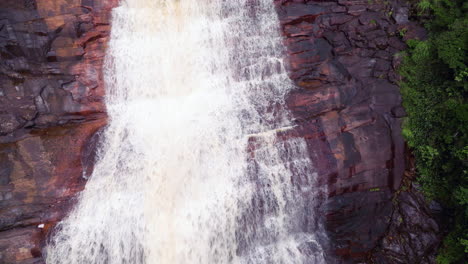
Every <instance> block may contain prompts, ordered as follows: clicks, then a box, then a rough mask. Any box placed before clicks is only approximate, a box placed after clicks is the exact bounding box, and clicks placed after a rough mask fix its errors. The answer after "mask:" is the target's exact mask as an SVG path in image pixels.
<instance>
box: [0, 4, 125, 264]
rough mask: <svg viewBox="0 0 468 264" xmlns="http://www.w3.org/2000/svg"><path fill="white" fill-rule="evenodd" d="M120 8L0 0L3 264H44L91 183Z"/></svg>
mask: <svg viewBox="0 0 468 264" xmlns="http://www.w3.org/2000/svg"><path fill="white" fill-rule="evenodd" d="M116 2H117V1H116V0H104V1H94V0H54V1H50V0H21V1H18V0H3V1H0V56H1V60H0V164H1V166H0V263H42V258H41V248H42V246H43V243H44V238H45V235H46V234H47V232H48V230H49V227H50V226H52V225H53V224H54V223H55V222H56V221H58V220H60V219H61V218H62V217H63V215H64V213H65V212H66V211H67V208H68V207H69V205H70V204H71V203H72V201H73V200H72V197H74V194H75V193H76V192H77V191H79V190H81V189H82V188H83V186H84V183H85V179H84V178H83V177H82V176H83V173H82V172H83V166H84V165H83V164H86V163H85V162H84V161H86V157H87V154H86V153H88V152H91V153H92V149H90V148H89V147H88V146H89V145H90V144H89V142H90V139H91V138H92V135H94V134H95V133H96V131H98V130H99V129H100V128H101V127H103V126H104V125H105V123H106V115H105V106H104V102H103V95H104V87H103V78H102V65H103V59H104V54H105V47H106V43H107V40H108V37H109V30H110V26H109V18H110V10H111V8H112V7H113V6H114V5H115V4H116ZM91 160H92V159H91ZM90 165H92V164H90Z"/></svg>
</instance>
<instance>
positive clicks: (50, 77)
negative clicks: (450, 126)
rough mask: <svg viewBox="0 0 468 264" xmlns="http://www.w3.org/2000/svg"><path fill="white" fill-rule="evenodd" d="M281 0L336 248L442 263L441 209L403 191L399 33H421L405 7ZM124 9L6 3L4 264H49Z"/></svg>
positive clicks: (1, 0)
mask: <svg viewBox="0 0 468 264" xmlns="http://www.w3.org/2000/svg"><path fill="white" fill-rule="evenodd" d="M272 1H273V0H272ZM275 3H276V5H277V10H278V14H279V16H280V19H281V29H282V31H283V34H284V37H285V45H286V47H287V55H288V60H289V65H290V69H289V70H290V76H291V78H292V79H293V80H294V81H295V83H296V84H297V89H295V90H294V91H293V92H292V93H291V94H290V95H289V97H288V100H287V102H288V106H289V108H290V109H291V111H292V112H293V113H294V116H295V118H296V120H295V121H296V123H297V124H298V129H296V130H295V131H293V132H292V135H289V136H296V137H303V138H305V139H306V140H307V143H308V146H309V148H310V150H311V153H313V155H312V159H313V162H314V164H315V166H316V170H317V172H318V174H319V177H320V179H321V182H322V184H327V185H328V188H329V197H328V200H327V202H326V204H325V205H324V210H325V213H326V223H327V224H326V226H327V232H328V233H329V236H330V239H331V243H330V248H331V251H332V253H333V254H336V255H338V257H339V258H338V260H337V261H338V262H340V263H362V262H369V263H431V262H432V261H433V251H434V250H433V249H434V248H435V247H436V246H437V243H438V242H437V241H438V239H437V237H436V235H435V234H436V232H437V229H438V226H437V224H436V223H435V222H434V221H433V220H432V218H431V217H430V216H431V215H432V211H431V209H430V208H427V207H426V206H425V205H424V204H425V203H424V201H423V200H422V198H421V197H420V195H418V194H417V192H413V191H401V190H399V188H400V186H401V183H402V177H403V175H404V170H405V160H404V142H403V139H402V137H401V134H400V125H401V118H402V117H403V116H404V110H403V109H402V107H401V97H400V94H399V88H398V86H397V83H396V82H397V78H398V77H397V75H396V74H395V67H396V66H397V64H398V60H399V58H398V56H397V53H398V52H399V51H400V50H402V49H404V48H405V44H404V42H403V41H402V39H401V36H400V32H402V31H401V29H402V28H406V30H405V32H406V35H405V38H406V37H412V36H413V37H414V36H417V35H419V34H420V32H419V30H420V29H419V28H418V27H417V26H415V25H413V24H412V23H411V22H409V21H408V17H407V13H408V8H407V7H405V6H404V5H401V4H400V3H398V2H396V1H385V2H384V1H379V0H373V1H367V0H365V1H360V0H354V1H351V0H349V1H345V0H339V1H331V0H330V1H327V0H321V1H319V0H315V1H306V0H297V1H295V0H275ZM116 4H117V0H101V1H99V0H54V1H51V0H0V56H1V61H0V164H1V167H0V263H43V260H42V254H41V252H42V247H43V246H44V239H45V237H46V235H47V233H48V232H49V230H50V227H52V226H53V225H54V223H55V222H56V221H58V220H60V219H61V218H62V217H63V216H64V214H65V213H66V212H67V209H68V208H69V207H70V205H72V204H73V201H74V200H73V197H74V195H75V194H76V193H77V192H78V191H80V190H82V188H83V186H84V184H85V182H86V181H85V178H84V177H82V176H83V173H86V172H83V171H86V170H88V172H89V170H91V169H92V160H93V157H92V153H93V146H94V145H95V142H96V140H95V138H96V136H94V137H93V135H96V132H97V131H99V129H100V128H102V127H103V126H104V125H105V124H106V115H105V106H104V103H103V95H104V87H103V78H102V65H103V59H104V54H105V50H106V43H107V41H108V37H109V30H110V28H109V27H110V26H109V19H110V10H111V8H112V7H113V6H115V5H116ZM407 174H408V173H407ZM408 186H409V187H411V184H409V185H408ZM398 190H399V191H398ZM392 201H393V202H392ZM395 201H397V202H395ZM40 224H44V228H38V225H40ZM415 230H416V231H415ZM372 261H373V262H372Z"/></svg>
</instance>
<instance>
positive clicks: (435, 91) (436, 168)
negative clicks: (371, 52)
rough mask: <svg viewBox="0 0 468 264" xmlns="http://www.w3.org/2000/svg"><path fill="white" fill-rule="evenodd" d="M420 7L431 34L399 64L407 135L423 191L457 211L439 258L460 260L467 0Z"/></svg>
mask: <svg viewBox="0 0 468 264" xmlns="http://www.w3.org/2000/svg"><path fill="white" fill-rule="evenodd" d="M418 7H419V9H420V12H421V14H422V13H424V15H425V16H428V14H429V15H430V17H431V19H430V21H429V22H428V23H427V24H426V28H427V29H428V31H429V38H428V39H427V40H425V41H418V40H409V41H408V42H407V44H408V46H409V50H408V51H407V52H406V56H405V58H404V60H403V63H402V66H401V67H400V74H401V75H402V76H403V77H404V81H403V82H402V83H401V88H402V95H403V103H404V106H405V108H406V110H407V113H408V117H407V118H406V119H405V122H404V127H403V135H404V137H405V138H406V140H407V141H408V144H409V145H410V147H412V148H413V151H414V153H415V156H416V159H417V163H416V164H417V165H416V166H417V170H418V175H419V181H420V182H421V184H422V187H423V191H424V193H425V194H426V196H427V197H428V198H430V199H436V200H438V201H440V202H442V203H443V204H444V205H445V207H447V208H449V210H448V211H450V212H451V213H452V214H453V221H454V224H453V225H452V227H451V232H450V233H449V234H448V235H447V237H446V238H445V240H444V245H443V246H442V248H441V250H440V252H439V256H438V258H437V261H438V263H441V264H451V263H461V262H463V261H464V260H466V259H465V258H466V253H468V169H467V164H468V104H467V93H468V85H467V83H468V69H467V64H468V58H467V56H468V55H467V54H468V52H467V50H468V30H467V29H468V12H467V11H468V1H465V0H421V1H420V2H419V4H418Z"/></svg>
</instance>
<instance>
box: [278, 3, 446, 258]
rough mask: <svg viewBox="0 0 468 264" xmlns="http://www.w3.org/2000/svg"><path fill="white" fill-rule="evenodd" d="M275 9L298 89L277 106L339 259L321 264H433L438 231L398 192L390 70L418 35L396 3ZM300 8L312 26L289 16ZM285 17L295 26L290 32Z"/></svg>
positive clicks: (397, 107)
mask: <svg viewBox="0 0 468 264" xmlns="http://www.w3.org/2000/svg"><path fill="white" fill-rule="evenodd" d="M276 4H277V6H278V9H279V10H280V11H279V12H278V14H279V17H280V20H281V23H282V25H283V32H284V36H285V38H286V40H285V43H286V47H287V52H288V60H289V62H290V77H291V79H293V81H294V82H295V83H296V85H297V86H298V87H297V89H295V90H294V91H292V92H291V94H290V95H289V96H288V98H287V100H286V102H287V105H288V107H289V109H290V110H291V111H292V113H293V114H294V117H295V121H296V124H297V129H296V130H295V132H294V133H295V136H297V137H303V138H305V139H306V142H307V144H308V146H309V149H310V153H313V154H312V155H311V159H312V161H313V164H314V165H315V170H316V172H317V174H318V177H319V182H320V183H321V184H323V185H327V187H328V196H329V197H328V200H327V201H326V203H324V205H323V207H324V209H323V210H325V212H326V221H325V222H326V227H327V232H328V235H329V237H330V238H331V244H330V251H332V252H333V253H334V254H335V255H337V256H338V257H339V258H338V259H337V260H329V261H330V263H334V262H337V263H368V262H369V263H432V262H433V261H434V254H432V253H430V254H426V253H425V252H429V251H431V252H434V251H435V248H436V247H437V244H438V242H439V241H440V238H439V237H437V236H436V235H435V234H436V230H437V228H436V226H437V223H436V222H435V221H434V218H433V216H432V215H431V214H429V213H427V210H426V209H424V208H425V205H424V204H423V203H421V201H420V199H419V198H415V197H419V196H418V195H416V194H414V193H413V192H408V194H402V193H401V192H400V191H399V188H400V187H401V184H402V179H403V173H404V169H405V166H406V164H405V159H404V142H403V138H402V136H401V132H400V131H401V122H402V120H401V118H403V117H404V116H405V111H404V109H403V107H402V106H401V96H400V92H399V87H398V86H397V85H396V83H397V82H398V79H399V77H398V74H397V73H396V72H395V69H396V68H397V67H398V64H399V62H400V59H401V56H400V55H399V54H398V52H399V51H401V50H404V49H405V48H406V44H405V43H404V41H405V40H406V39H407V38H423V37H424V30H423V29H422V28H421V27H420V26H419V25H417V24H415V23H413V22H409V21H408V10H409V9H408V6H406V5H405V4H404V3H403V2H399V1H396V0H395V1H388V2H387V3H385V4H383V3H380V2H379V1H367V0H365V1H364V0H363V1H361V0H339V1H285V2H283V1H276ZM301 6H302V10H313V11H311V13H310V15H313V16H314V19H301V18H300V17H298V16H299V15H302V16H304V18H306V17H307V16H308V14H307V12H306V11H304V12H302V13H299V12H296V11H295V10H298V9H301V8H300V7H301ZM288 8H291V9H292V10H291V11H288ZM317 10H320V11H317ZM392 10H393V11H392ZM345 12H346V14H344V13H345ZM292 13H296V15H295V16H292V15H290V14H292ZM390 14H391V16H392V17H390ZM292 19H293V20H294V21H301V26H300V27H295V29H294V34H291V30H290V28H288V27H287V25H288V24H290V23H291V20H292ZM317 28H319V29H320V30H317ZM402 29H404V30H403V31H404V32H406V34H407V35H405V36H404V37H403V36H402V34H401V33H400V32H401V31H402ZM396 197H398V199H399V200H401V202H400V203H398V204H395V203H394V201H395V199H397V198H396ZM415 201H416V202H415ZM399 217H400V218H401V219H403V220H402V221H403V222H404V227H403V226H402V225H401V224H400V223H399V222H398V221H400V220H399V219H400V218H399ZM410 227H413V229H412V230H410V229H411V228H410ZM415 227H418V228H415ZM395 237H398V239H396V238H395ZM399 238H401V239H399ZM370 261H373V262H370Z"/></svg>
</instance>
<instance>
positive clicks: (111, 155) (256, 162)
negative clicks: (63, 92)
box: [46, 0, 325, 264]
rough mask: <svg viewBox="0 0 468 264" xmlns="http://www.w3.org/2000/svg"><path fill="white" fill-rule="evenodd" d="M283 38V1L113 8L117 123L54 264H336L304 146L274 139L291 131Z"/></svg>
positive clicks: (50, 252)
mask: <svg viewBox="0 0 468 264" xmlns="http://www.w3.org/2000/svg"><path fill="white" fill-rule="evenodd" d="M278 27H279V21H278V18H277V17H276V12H275V10H274V5H273V2H272V1H271V0H257V1H251V0H229V1H225V0H179V1H177V0H172V1H171V0H152V1H151V0H124V1H122V3H121V5H120V6H119V7H117V8H115V9H114V11H113V20H112V35H111V40H110V43H109V49H108V55H107V59H106V69H105V75H106V85H107V88H106V89H107V101H106V103H107V110H108V113H109V116H110V123H109V125H108V127H107V128H106V130H105V131H104V134H103V139H102V142H101V146H100V149H99V155H98V160H97V164H96V166H95V169H94V172H93V174H92V176H91V178H90V180H89V181H88V183H87V185H86V188H85V190H84V191H83V192H82V193H81V194H80V197H79V202H78V204H77V205H76V207H75V209H74V210H73V211H72V212H71V213H70V215H69V216H68V217H67V218H66V219H64V220H63V221H62V222H61V223H60V224H59V226H58V228H57V233H56V234H55V235H54V237H53V238H52V240H51V242H50V243H49V245H48V247H47V255H46V261H47V263H50V264H52V263H66V264H75V263H76V264H78V263H80V264H88V263H102V264H104V263H105V264H114V263H116V264H119V263H150V264H153V263H154V264H156V263H160V264H196V263H200V264H211V263H294V264H298V263H317V264H320V263H324V262H325V261H324V256H323V255H324V254H323V249H322V245H321V243H320V242H319V240H320V239H319V238H320V237H321V236H323V232H322V231H321V228H320V223H318V222H316V221H317V217H315V215H314V210H313V209H311V208H315V206H316V205H315V204H313V203H314V202H315V201H316V199H315V196H316V195H317V193H318V190H314V188H315V187H314V186H315V185H314V183H315V177H316V174H314V169H313V164H311V162H310V159H309V153H308V152H307V147H306V144H305V142H304V141H303V140H302V139H290V140H279V139H278V138H277V136H276V135H277V133H278V132H279V131H285V130H288V129H293V124H291V123H290V122H289V121H288V120H290V119H291V117H290V114H289V112H288V111H287V109H285V108H284V105H285V103H284V98H285V95H286V94H287V92H288V91H289V90H290V89H292V84H291V81H290V80H289V78H288V76H287V74H286V72H285V69H284V65H283V58H282V57H283V55H282V52H283V48H282V40H281V36H280V34H279V28H278ZM294 177H296V178H298V177H299V178H301V179H303V181H302V182H306V183H307V184H305V185H304V184H303V185H302V186H297V185H294V184H293V183H292V180H291V179H293V178H294ZM304 222H307V223H308V224H307V225H305V224H304Z"/></svg>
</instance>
